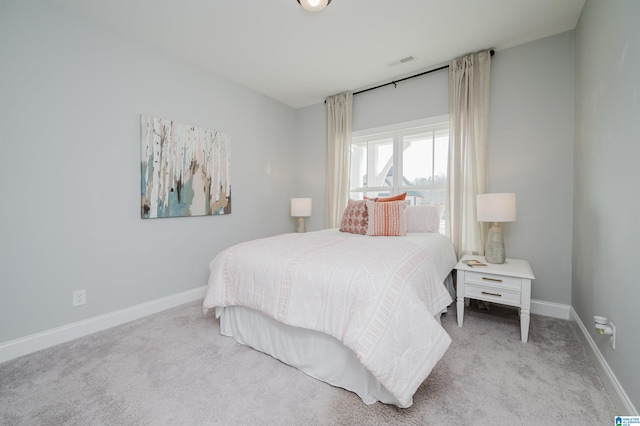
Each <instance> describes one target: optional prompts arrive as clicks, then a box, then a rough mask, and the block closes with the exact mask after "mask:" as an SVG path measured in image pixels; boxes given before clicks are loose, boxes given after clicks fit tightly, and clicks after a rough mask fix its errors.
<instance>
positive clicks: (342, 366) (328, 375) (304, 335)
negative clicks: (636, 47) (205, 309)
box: [216, 306, 441, 408]
mask: <svg viewBox="0 0 640 426" xmlns="http://www.w3.org/2000/svg"><path fill="white" fill-rule="evenodd" d="M216 309H217V310H221V311H222V313H221V315H220V333H221V334H222V335H224V336H229V337H233V338H234V339H235V340H236V341H237V342H238V343H241V344H243V345H246V346H249V347H251V348H254V349H256V350H258V351H260V352H263V353H266V354H268V355H271V356H272V357H274V358H275V359H278V360H280V361H282V362H284V363H286V364H288V365H290V366H292V367H295V368H297V369H298V370H300V371H302V372H303V373H305V374H307V375H309V376H311V377H313V378H315V379H318V380H321V381H323V382H325V383H328V384H330V385H332V386H336V387H340V388H343V389H346V390H349V391H351V392H354V393H355V394H357V395H358V396H359V397H360V398H361V399H362V401H363V402H364V403H365V404H374V403H376V402H377V401H380V402H383V403H385V404H393V405H396V406H398V407H400V408H406V407H408V406H411V404H412V403H413V401H411V403H410V404H408V405H402V404H400V403H399V402H398V400H397V399H396V398H395V397H394V396H393V395H392V394H391V393H390V392H389V391H388V390H387V389H386V388H385V387H384V386H383V385H382V384H381V383H380V382H379V381H378V380H377V379H376V378H375V377H374V376H373V374H371V372H369V370H367V369H366V368H365V367H364V365H362V364H361V363H360V361H358V359H357V357H356V355H355V353H354V352H353V351H352V350H350V349H349V348H347V347H346V346H345V345H344V344H343V343H342V342H340V341H339V340H338V339H336V338H335V337H333V336H330V335H328V334H325V333H321V332H319V331H314V330H307V329H303V328H299V327H293V326H290V325H287V324H283V323H281V322H278V321H276V320H274V319H273V318H271V317H270V316H268V315H265V314H263V313H262V312H259V311H256V310H253V309H249V308H245V307H241V306H227V307H225V308H216ZM218 312H219V311H218ZM440 315H441V313H439V314H438V315H436V318H437V319H438V321H439V320H440Z"/></svg>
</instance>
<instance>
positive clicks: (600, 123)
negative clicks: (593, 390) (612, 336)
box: [572, 0, 640, 414]
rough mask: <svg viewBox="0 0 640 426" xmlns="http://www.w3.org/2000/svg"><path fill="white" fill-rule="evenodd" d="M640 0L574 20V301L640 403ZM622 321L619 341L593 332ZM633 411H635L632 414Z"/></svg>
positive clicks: (596, 6)
mask: <svg viewBox="0 0 640 426" xmlns="http://www.w3.org/2000/svg"><path fill="white" fill-rule="evenodd" d="M638 22H640V2H638V1H636V0H626V1H625V0H616V1H608V2H602V1H593V0H588V1H587V3H586V5H585V7H584V9H583V11H582V16H581V18H580V21H579V23H578V27H577V29H576V104H575V105H576V106H575V110H576V120H575V125H576V127H575V128H576V138H575V179H574V181H575V185H574V219H573V287H572V305H573V308H574V309H575V311H576V312H577V313H578V315H579V316H580V318H581V320H582V321H583V322H584V324H585V325H586V326H587V328H588V329H589V330H590V332H591V334H592V337H593V340H594V341H595V342H596V344H597V345H598V347H599V348H600V351H601V352H602V354H603V356H604V358H605V359H606V360H607V363H608V364H609V366H610V367H611V369H612V370H613V372H614V373H615V375H616V376H617V378H618V380H619V381H620V383H621V385H622V387H623V388H624V389H625V391H626V393H627V395H628V396H629V398H630V399H631V402H632V403H633V404H634V405H635V407H636V408H638V407H640V369H638V354H640V333H639V332H638V326H639V325H640V309H639V308H638V301H639V300H640V285H639V284H638V279H637V278H634V277H635V268H636V266H637V262H638V245H639V242H640V231H639V230H638V226H637V222H638V218H640V179H639V178H638V161H639V160H640V141H639V137H640V136H639V135H640V83H639V82H638V81H639V80H638V76H639V71H640V26H639V25H638ZM593 315H603V316H606V317H608V318H609V319H610V320H612V321H613V323H614V324H615V325H616V331H617V332H616V350H615V351H614V350H613V349H612V348H611V347H610V346H609V343H608V342H609V338H608V337H607V336H599V335H597V334H596V333H595V332H594V331H593V326H592V325H593V319H592V317H593ZM627 414H631V413H627Z"/></svg>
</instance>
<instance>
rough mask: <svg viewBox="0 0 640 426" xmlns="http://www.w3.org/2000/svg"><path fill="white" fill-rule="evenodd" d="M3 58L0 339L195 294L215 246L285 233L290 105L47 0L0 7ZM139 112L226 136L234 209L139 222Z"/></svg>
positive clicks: (289, 176) (291, 126)
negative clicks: (75, 302)
mask: <svg viewBox="0 0 640 426" xmlns="http://www.w3.org/2000/svg"><path fill="white" fill-rule="evenodd" d="M0 58H2V63H1V67H0V130H1V131H0V138H1V139H0V144H1V154H0V196H1V197H2V198H1V199H2V201H1V208H0V216H1V217H0V250H1V252H0V342H5V341H9V340H12V339H15V338H18V337H23V336H26V335H30V334H33V333H36V332H40V331H43V330H48V329H52V328H54V327H57V326H61V325H65V324H69V323H73V322H76V321H80V320H82V319H86V318H90V317H94V316H97V315H100V314H104V313H108V312H113V311H115V310H118V309H122V308H126V307H129V306H134V305H137V304H140V303H143V302H146V301H150V300H155V299H158V298H161V297H164V296H168V295H172V294H176V293H179V292H181V291H185V290H189V289H193V288H197V287H200V286H204V285H206V283H207V277H208V264H209V262H210V261H211V259H212V258H213V257H214V256H215V254H216V253H217V252H218V251H219V250H221V249H222V248H224V247H227V246H229V245H231V244H233V243H236V242H239V241H242V240H247V239H251V238H256V237H260V236H265V235H271V234H276V233H281V232H286V231H290V230H292V226H293V223H292V222H291V218H290V217H289V198H291V197H292V196H293V195H294V185H293V173H294V167H293V166H294V161H293V160H294V147H295V140H294V136H295V118H296V111H295V110H293V109H291V108H289V107H287V106H284V105H283V104H280V103H278V102H276V101H273V100H272V99H269V98H267V97H265V96H262V95H259V94H257V93H256V92H254V91H252V90H249V89H246V88H244V87H241V86H239V85H236V84H234V83H231V82H229V81H228V80H225V79H222V78H220V77H218V76H216V75H213V74H211V73H208V72H206V71H205V70H203V69H201V68H199V67H195V66H192V65H189V64H186V63H183V62H181V61H179V60H177V59H174V58H172V57H169V56H167V55H165V54H162V53H160V52H158V51H155V50H153V49H151V48H149V47H146V46H143V45H140V44H137V43H136V42H133V41H131V40H127V39H125V38H122V37H120V36H119V35H117V34H116V33H113V32H110V31H107V30H103V29H102V28H100V27H99V26H97V25H95V24H92V23H89V22H86V21H84V20H82V19H78V18H76V17H74V16H72V15H70V14H68V13H67V12H66V11H64V10H62V9H60V8H59V6H56V5H55V3H54V2H50V1H29V2H22V1H6V0H5V1H2V2H1V3H0ZM140 114H149V115H157V116H160V117H164V118H170V119H174V120H177V121H181V122H184V123H189V124H194V125H198V126H202V127H206V128H210V129H214V130H220V131H224V132H227V133H229V134H230V135H231V167H232V170H231V173H232V187H233V193H232V206H233V211H232V214H231V215H229V216H226V217H225V216H215V217H213V216H208V217H193V218H171V219H151V220H141V219H140V207H139V206H140V118H139V117H140ZM78 289H86V290H87V304H86V305H84V306H81V307H76V308H72V307H71V294H72V291H74V290H78Z"/></svg>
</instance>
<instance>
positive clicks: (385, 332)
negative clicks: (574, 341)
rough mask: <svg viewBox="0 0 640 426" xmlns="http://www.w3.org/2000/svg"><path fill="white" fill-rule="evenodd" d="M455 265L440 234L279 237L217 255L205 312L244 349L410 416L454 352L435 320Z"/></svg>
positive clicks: (447, 298) (442, 307) (320, 233)
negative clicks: (425, 385)
mask: <svg viewBox="0 0 640 426" xmlns="http://www.w3.org/2000/svg"><path fill="white" fill-rule="evenodd" d="M455 263H456V256H455V254H454V251H453V248H452V246H451V242H450V241H449V239H448V238H447V237H445V236H444V235H441V234H438V233H424V232H421V233H407V234H406V236H401V237H370V236H366V235H359V234H352V233H345V232H339V231H338V229H327V230H323V231H316V232H308V233H299V234H298V233H295V234H293V233H292V234H282V235H276V236H273V237H268V238H263V239H258V240H253V241H249V242H245V243H241V244H238V245H235V246H233V247H230V248H228V249H226V250H223V251H222V252H220V253H219V254H218V255H217V256H216V257H215V259H214V260H213V261H212V262H211V264H210V276H209V285H208V288H207V292H206V296H205V299H204V303H203V308H204V311H205V313H209V312H212V311H213V312H215V315H216V317H218V318H219V319H220V332H221V334H223V335H225V336H231V337H234V338H235V339H236V340H237V341H238V342H239V343H241V344H244V345H248V346H250V347H252V348H254V349H256V350H258V351H261V352H264V353H266V354H269V355H271V356H273V357H274V358H276V359H279V360H281V361H283V362H284V363H286V364H288V365H291V366H293V367H295V368H298V369H299V370H301V371H303V372H305V373H306V374H308V375H310V376H311V377H314V378H316V379H319V380H322V381H324V382H326V383H329V384H331V385H333V386H338V387H342V388H344V389H347V390H350V391H352V392H354V393H356V394H357V395H358V396H359V397H360V398H361V399H362V401H363V402H364V403H366V404H372V403H375V402H376V401H380V402H383V403H387V404H393V405H396V406H398V407H402V408H406V407H409V406H411V405H412V404H413V394H414V393H415V391H416V390H417V388H418V387H419V386H420V384H422V382H423V381H424V380H425V379H426V377H427V376H428V375H429V373H430V372H431V370H432V369H433V367H434V366H435V365H436V363H437V362H438V361H439V360H440V358H441V357H442V356H443V355H444V353H445V352H446V350H447V348H448V347H449V345H450V343H451V339H450V338H449V336H448V335H447V333H446V332H445V331H444V329H443V328H442V326H441V325H440V322H439V315H440V314H441V313H442V312H443V311H445V310H446V308H447V306H449V305H450V304H451V302H452V295H451V291H452V284H451V274H450V272H451V270H452V269H453V267H454V266H455ZM447 287H448V289H449V291H448V290H447Z"/></svg>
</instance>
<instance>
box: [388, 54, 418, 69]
mask: <svg viewBox="0 0 640 426" xmlns="http://www.w3.org/2000/svg"><path fill="white" fill-rule="evenodd" d="M414 59H416V57H415V55H409V56H405V57H404V58H402V59H399V60H397V61H395V62H391V63H390V64H389V66H390V67H395V66H396V65H400V64H404V63H407V62H411V61H413V60H414Z"/></svg>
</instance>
